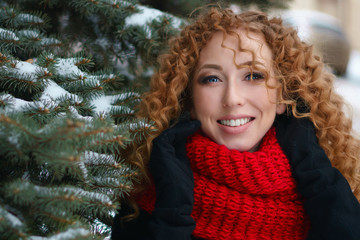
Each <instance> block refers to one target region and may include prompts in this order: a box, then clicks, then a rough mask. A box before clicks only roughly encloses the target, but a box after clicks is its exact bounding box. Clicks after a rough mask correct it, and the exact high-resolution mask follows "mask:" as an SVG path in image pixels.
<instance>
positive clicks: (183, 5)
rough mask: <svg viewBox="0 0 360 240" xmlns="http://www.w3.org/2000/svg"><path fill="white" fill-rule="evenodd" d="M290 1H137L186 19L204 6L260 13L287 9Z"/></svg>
mask: <svg viewBox="0 0 360 240" xmlns="http://www.w3.org/2000/svg"><path fill="white" fill-rule="evenodd" d="M291 1H292V0H191V1H190V0H139V2H140V3H141V4H145V5H149V6H151V7H153V8H156V9H159V10H161V11H164V12H168V13H171V14H174V15H180V16H185V17H188V16H189V15H190V14H191V13H192V12H193V11H194V10H195V9H198V8H202V7H204V6H211V5H220V6H224V7H228V6H230V4H236V5H238V6H239V7H240V8H241V9H243V10H246V9H249V8H251V7H256V8H258V9H259V10H262V11H268V10H269V9H274V8H280V9H282V8H287V7H288V4H289V3H290V2H291Z"/></svg>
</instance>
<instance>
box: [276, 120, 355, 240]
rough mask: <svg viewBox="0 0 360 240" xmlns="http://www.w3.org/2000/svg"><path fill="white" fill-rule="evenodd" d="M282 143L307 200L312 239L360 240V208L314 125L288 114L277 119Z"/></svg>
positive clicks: (306, 206) (306, 205)
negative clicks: (318, 137)
mask: <svg viewBox="0 0 360 240" xmlns="http://www.w3.org/2000/svg"><path fill="white" fill-rule="evenodd" d="M275 127H276V136H277V139H278V142H279V144H280V146H281V148H282V149H283V151H284V152H285V154H286V156H287V157H288V159H289V161H290V165H291V167H292V172H293V176H294V178H295V180H296V181H297V185H298V190H299V192H300V194H301V195H302V196H303V197H304V199H305V203H304V207H305V211H306V213H307V215H308V217H309V219H310V222H311V227H310V231H309V234H308V238H307V239H308V240H310V239H311V240H312V239H326V240H331V239H336V240H338V239H347V240H351V239H354V240H355V239H356V240H359V239H360V205H359V202H358V201H357V199H356V198H355V196H354V194H353V193H352V191H351V188H350V186H349V184H348V182H347V181H346V179H345V178H344V177H343V175H342V174H341V173H340V172H339V171H338V170H337V169H336V168H333V167H332V166H331V163H330V160H329V159H328V157H327V155H326V154H325V152H324V150H323V149H322V148H321V147H320V145H319V143H318V140H317V137H316V134H315V129H314V126H313V124H312V122H311V121H310V120H309V119H307V118H301V119H297V118H295V117H287V116H285V115H281V116H278V117H277V119H276V120H275Z"/></svg>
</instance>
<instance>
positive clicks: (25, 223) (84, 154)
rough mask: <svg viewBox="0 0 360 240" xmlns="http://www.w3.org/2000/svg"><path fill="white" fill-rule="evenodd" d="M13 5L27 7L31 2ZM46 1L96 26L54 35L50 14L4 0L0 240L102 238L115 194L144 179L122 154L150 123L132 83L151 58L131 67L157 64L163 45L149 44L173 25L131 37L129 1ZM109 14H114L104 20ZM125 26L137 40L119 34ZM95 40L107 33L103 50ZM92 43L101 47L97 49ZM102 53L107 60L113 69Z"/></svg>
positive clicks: (145, 72) (0, 50)
mask: <svg viewBox="0 0 360 240" xmlns="http://www.w3.org/2000/svg"><path fill="white" fill-rule="evenodd" d="M9 2H10V1H9ZM36 2H37V1H36ZM17 3H18V4H19V5H22V6H23V7H24V9H26V7H27V6H30V5H27V4H30V3H34V2H33V1H17ZM37 3H38V2H37ZM41 3H42V4H43V5H40V7H42V8H44V7H45V9H46V10H49V11H51V8H54V9H56V8H60V9H62V10H64V9H65V8H63V7H64V6H66V7H68V8H69V12H72V14H74V13H76V15H77V17H79V19H78V21H77V23H79V21H80V20H81V21H83V22H82V24H88V23H89V22H92V23H94V22H96V24H93V25H90V26H87V27H88V29H91V31H89V32H86V33H81V34H79V35H78V36H76V38H75V39H76V44H72V43H70V42H66V41H65V40H66V37H67V36H69V35H68V34H70V33H71V31H75V30H78V29H79V28H81V27H79V26H82V25H79V26H76V29H72V30H71V31H70V30H67V28H68V27H70V26H63V27H64V28H63V31H64V32H62V31H61V29H60V31H59V32H56V33H55V32H54V33H49V31H48V29H50V28H51V29H52V27H51V25H52V24H53V23H54V21H55V20H54V18H52V17H54V16H51V17H49V15H48V14H49V12H47V13H48V14H47V15H45V14H44V13H42V12H39V11H38V10H36V9H28V11H25V10H22V9H20V8H19V7H16V6H15V5H6V4H5V6H4V7H3V8H2V9H1V11H3V12H2V13H1V19H2V20H1V21H0V238H1V239H34V237H41V239H97V238H102V239H103V238H104V237H105V236H107V235H109V233H110V231H111V228H110V227H111V224H112V217H113V216H114V214H115V212H116V211H117V209H118V208H119V207H120V201H119V200H120V199H121V198H122V197H123V196H124V195H125V194H128V192H129V191H130V190H131V188H132V184H133V183H134V181H137V178H138V173H137V169H135V168H133V167H131V166H130V165H128V164H127V163H126V161H125V159H123V157H122V155H123V154H122V153H123V151H124V150H125V149H126V147H127V146H128V145H129V144H132V142H133V141H141V140H142V139H144V138H145V137H146V136H147V134H149V132H150V131H151V129H152V127H151V124H150V123H148V122H147V121H146V120H139V119H136V118H135V111H134V107H135V106H136V105H137V104H138V103H139V101H140V98H139V97H140V92H141V91H142V89H143V87H141V86H140V87H139V86H138V85H137V86H136V87H135V85H136V84H135V83H137V82H143V83H146V79H148V75H149V69H152V68H153V67H154V65H155V64H154V63H153V65H150V66H149V67H146V68H143V69H142V70H143V71H139V69H138V68H137V67H136V65H134V63H135V62H137V63H142V62H151V61H150V60H149V59H150V58H151V57H154V56H155V55H157V54H159V53H160V49H161V48H160V47H159V46H158V45H157V44H159V43H157V44H154V45H152V44H151V43H146V44H144V42H147V41H149V40H150V41H149V42H151V38H152V37H153V36H155V34H157V33H161V34H164V31H169V32H170V29H171V27H170V26H169V25H168V23H166V24H164V25H161V22H156V21H155V22H154V21H153V22H149V25H147V24H145V25H144V26H143V27H141V26H136V28H137V30H136V31H137V32H136V33H135V32H134V31H133V29H134V26H132V25H126V24H125V18H126V17H127V16H129V15H130V14H132V13H133V12H136V11H137V10H136V9H137V7H136V6H137V5H135V4H134V2H130V1H105V0H102V1H100V0H99V1H97V4H98V6H95V5H93V3H92V2H89V1H64V2H63V1H42V2H41ZM64 4H65V5H64ZM31 7H33V5H31ZM69 12H64V14H65V15H66V14H69ZM105 15H106V17H107V18H109V16H110V17H111V18H112V19H111V20H110V19H102V18H103V17H105ZM56 17H59V15H56ZM56 17H55V18H56ZM58 21H60V20H58ZM104 21H105V22H104ZM160 21H163V22H164V23H165V22H166V21H165V20H164V19H162V18H161V19H160ZM169 21H170V20H169ZM150 24H155V25H156V26H155V25H154V26H155V28H154V29H156V31H154V30H153V29H151V30H150V31H154V33H151V34H150V35H149V36H150V39H146V40H145V36H144V35H141V34H140V32H141V31H143V29H149V27H150ZM100 25H101V28H100ZM115 26H116V27H115ZM71 27H74V25H71ZM121 27H122V28H121ZM167 28H168V30H164V29H167ZM64 29H65V30H64ZM120 30H121V31H124V32H131V34H132V35H131V38H130V39H128V40H126V41H123V39H120V38H121V37H122V35H119V31H120ZM155 32H156V33H155ZM173 32H174V33H175V30H173ZM94 33H97V34H94ZM92 34H94V36H93V35H92ZM125 35H126V34H125ZM50 36H58V37H50ZM98 36H102V37H104V38H103V39H105V38H106V43H107V45H106V46H104V45H102V44H100V43H101V41H99V38H98ZM146 37H148V36H146ZM166 37H168V36H162V37H159V38H156V41H160V40H159V39H161V40H164V39H165V38H166ZM72 40H74V39H72ZM130 40H131V41H130ZM154 41H155V38H154ZM115 43H116V44H119V46H120V45H121V46H122V47H119V48H118V49H117V51H118V53H117V54H118V55H116V56H115V55H111V54H110V53H109V52H108V51H110V49H114V46H116V44H115ZM94 44H95V45H96V44H97V45H98V46H101V48H91V46H95V45H94ZM149 44H150V45H149ZM75 45H77V47H74V46H75ZM140 46H142V48H147V49H148V48H150V50H147V51H146V53H145V50H144V49H140ZM151 46H156V47H157V48H156V49H155V48H154V50H151ZM137 48H139V49H137ZM89 49H91V51H90V50H89ZM126 49H128V50H129V51H130V50H131V51H132V52H131V54H130V55H129V54H128V53H129V52H128V50H126ZM99 56H102V59H103V60H104V59H106V58H108V60H109V62H108V64H107V65H106V66H107V67H105V64H103V63H99V62H98V61H97V59H101V57H99ZM120 57H121V59H120ZM110 59H111V61H110ZM120 60H121V61H122V64H120V65H119V63H118V61H120ZM100 62H101V61H100ZM150 72H151V70H150ZM144 76H145V77H144Z"/></svg>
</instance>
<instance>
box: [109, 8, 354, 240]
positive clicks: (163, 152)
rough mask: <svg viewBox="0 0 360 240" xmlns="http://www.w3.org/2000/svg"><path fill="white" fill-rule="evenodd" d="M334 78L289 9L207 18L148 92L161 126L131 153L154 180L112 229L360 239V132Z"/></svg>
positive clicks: (117, 232) (148, 234)
mask: <svg viewBox="0 0 360 240" xmlns="http://www.w3.org/2000/svg"><path fill="white" fill-rule="evenodd" d="M333 81H334V76H333V75H331V74H330V73H328V72H326V71H325V69H324V66H323V63H322V62H321V60H320V59H319V57H317V56H315V55H313V53H312V48H311V46H308V45H307V44H305V43H303V42H301V41H300V39H299V38H298V36H297V33H296V31H295V30H294V29H292V28H287V27H284V26H283V25H282V21H281V19H279V18H274V19H268V18H267V16H266V15H265V14H264V13H260V12H245V13H241V14H239V15H236V14H234V13H233V12H232V11H231V10H222V9H215V8H212V9H210V10H209V11H208V12H207V13H204V14H203V15H201V16H199V17H198V18H197V19H196V20H195V21H194V22H193V23H192V24H190V25H188V26H187V27H185V28H184V29H183V30H182V32H181V34H180V36H179V37H177V38H175V39H174V40H172V42H171V43H170V51H169V53H168V54H165V55H163V56H162V58H161V61H160V69H159V71H158V73H157V74H155V75H154V76H153V78H152V81H151V90H150V91H149V92H148V93H146V94H145V95H144V97H143V101H142V103H141V106H140V111H139V116H140V117H146V118H148V119H151V120H152V121H153V122H154V123H155V126H156V127H157V131H155V132H154V133H153V134H152V135H151V136H149V137H148V138H147V139H146V141H145V142H143V143H142V144H140V145H139V146H134V151H129V152H130V153H131V155H130V156H129V157H128V159H129V161H131V163H132V164H134V165H136V166H138V167H139V169H141V170H142V173H143V176H144V178H143V182H142V183H141V184H139V185H138V186H137V187H135V190H136V191H134V192H133V194H132V195H131V197H130V198H129V199H127V200H126V203H124V204H123V208H122V209H121V210H120V213H119V215H117V217H116V218H115V223H114V226H113V234H112V238H113V239H117V238H119V239H191V238H199V239H360V230H359V229H360V228H359V227H358V226H359V224H360V206H359V203H358V200H357V199H356V197H357V198H358V199H360V188H359V183H360V181H359V157H360V148H359V146H360V141H359V140H358V139H355V138H354V137H353V136H352V135H351V119H349V118H347V117H346V116H345V114H344V112H343V111H342V109H343V107H344V102H343V100H342V98H341V97H340V96H339V95H338V94H336V93H335V92H334V90H333ZM187 113H188V114H187ZM314 126H315V127H314ZM332 166H334V167H336V168H333V167H332ZM148 168H149V170H150V173H148V171H147V169H148ZM154 187H155V190H154ZM355 196H356V197H355ZM138 205H139V206H140V210H138V209H139V208H138ZM127 206H128V207H127ZM130 206H131V207H130ZM132 209H135V210H132ZM121 217H126V220H129V219H130V221H126V220H125V221H123V222H122V223H120V219H121Z"/></svg>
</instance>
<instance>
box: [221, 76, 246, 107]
mask: <svg viewBox="0 0 360 240" xmlns="http://www.w3.org/2000/svg"><path fill="white" fill-rule="evenodd" d="M245 96H246V90H245V89H242V88H241V86H239V84H236V81H229V82H228V84H227V85H226V87H225V90H224V95H223V106H224V107H234V106H242V105H244V103H245Z"/></svg>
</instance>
